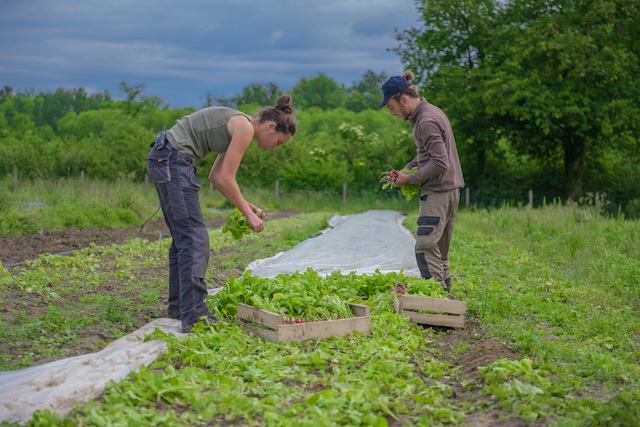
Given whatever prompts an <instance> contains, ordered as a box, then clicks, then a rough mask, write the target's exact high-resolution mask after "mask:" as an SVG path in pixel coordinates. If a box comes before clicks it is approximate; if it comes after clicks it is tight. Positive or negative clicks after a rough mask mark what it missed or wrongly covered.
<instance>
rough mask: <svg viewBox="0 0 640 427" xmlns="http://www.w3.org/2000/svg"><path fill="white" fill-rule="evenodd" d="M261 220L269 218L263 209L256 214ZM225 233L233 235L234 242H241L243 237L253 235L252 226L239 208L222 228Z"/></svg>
mask: <svg viewBox="0 0 640 427" xmlns="http://www.w3.org/2000/svg"><path fill="white" fill-rule="evenodd" d="M256 215H258V216H259V217H260V218H264V217H266V216H267V214H266V213H264V211H263V210H262V209H258V211H257V212H256ZM222 232H223V233H231V236H233V239H234V240H241V239H242V236H244V235H245V234H249V233H251V226H250V225H249V222H248V221H247V218H246V217H245V216H244V215H243V214H242V212H240V210H239V209H238V208H236V209H235V210H234V211H233V214H231V215H229V217H228V218H227V222H226V223H225V225H224V227H222Z"/></svg>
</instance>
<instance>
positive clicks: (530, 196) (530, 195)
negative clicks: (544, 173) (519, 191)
mask: <svg viewBox="0 0 640 427" xmlns="http://www.w3.org/2000/svg"><path fill="white" fill-rule="evenodd" d="M529 207H530V208H533V190H529Z"/></svg>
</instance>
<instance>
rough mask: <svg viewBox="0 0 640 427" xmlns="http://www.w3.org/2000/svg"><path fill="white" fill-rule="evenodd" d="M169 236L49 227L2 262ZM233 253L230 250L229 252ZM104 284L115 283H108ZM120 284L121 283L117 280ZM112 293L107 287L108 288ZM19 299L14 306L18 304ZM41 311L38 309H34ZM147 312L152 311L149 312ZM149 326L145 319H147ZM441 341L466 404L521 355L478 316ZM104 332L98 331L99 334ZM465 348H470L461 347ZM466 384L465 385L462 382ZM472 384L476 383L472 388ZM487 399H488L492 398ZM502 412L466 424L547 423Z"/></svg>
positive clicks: (11, 244) (151, 228) (10, 246)
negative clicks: (497, 365) (490, 371)
mask: <svg viewBox="0 0 640 427" xmlns="http://www.w3.org/2000/svg"><path fill="white" fill-rule="evenodd" d="M296 214H297V213H296V212H293V211H281V212H278V213H273V214H272V215H271V216H270V219H279V218H284V217H287V216H292V215H296ZM224 221H225V218H223V217H216V218H210V219H207V220H206V222H207V226H208V227H209V228H218V227H221V226H222V225H223V224H224ZM163 235H164V236H166V235H168V229H167V227H166V225H165V223H164V220H162V219H157V220H154V221H152V222H149V223H148V224H146V225H144V227H142V228H141V227H129V228H87V229H77V228H69V229H66V230H61V231H46V230H45V231H44V232H42V233H41V234H33V235H29V236H22V237H16V238H6V237H5V238H0V261H1V262H2V264H3V266H4V267H5V268H12V267H15V266H19V265H23V264H24V262H25V261H27V260H34V259H37V258H38V257H39V256H40V255H43V254H71V253H72V251H74V250H77V249H82V248H85V247H87V246H89V245H90V244H91V243H95V244H96V245H98V246H104V245H111V244H118V243H123V242H125V241H126V240H130V239H132V238H135V237H145V238H149V239H157V238H159V237H161V236H163ZM225 252H226V251H224V250H223V251H220V252H219V253H217V256H216V261H215V262H216V264H218V265H219V264H222V263H224V261H225ZM229 255H231V253H229ZM218 271H219V272H220V277H217V278H216V279H215V280H214V281H215V282H220V283H224V282H225V281H226V280H227V278H228V277H229V276H233V275H238V274H242V271H240V270H238V271H236V270H234V269H231V270H225V269H223V268H219V269H218ZM104 285H105V286H111V285H109V284H104ZM112 285H113V286H117V285H118V284H117V283H114V284H112ZM104 291H105V292H108V289H104ZM14 303H15V304H14ZM17 303H18V302H17V301H16V302H12V301H5V309H6V310H11V307H13V306H14V305H16V304H17ZM34 309H36V307H34ZM164 310H165V306H164V304H159V305H158V307H157V316H158V317H163V316H164ZM147 314H148V313H147ZM142 324H144V322H142ZM443 332H444V333H442V334H441V340H440V341H439V342H438V343H437V345H438V347H439V350H440V351H441V352H442V357H444V358H445V360H447V361H448V362H449V363H450V364H451V365H452V366H454V367H456V368H458V369H457V370H456V372H457V375H456V378H449V379H445V381H446V382H448V383H449V385H450V387H451V388H452V390H453V395H452V397H451V398H452V399H454V400H460V401H461V402H474V404H475V405H477V406H478V407H483V406H484V401H485V399H486V397H483V396H481V395H480V394H479V388H480V384H481V383H482V381H481V378H480V375H479V373H478V367H480V366H487V365H490V364H491V363H492V362H494V361H495V360H497V359H500V358H508V359H515V358H516V357H517V354H515V353H514V351H513V350H512V349H511V348H509V346H508V345H506V344H504V343H502V342H499V341H497V340H495V339H493V338H491V337H488V336H487V335H486V332H485V330H484V329H483V326H482V324H481V322H480V321H479V320H478V319H473V318H470V319H468V322H467V325H466V327H465V328H464V329H448V330H446V329H443ZM96 334H97V333H88V334H87V336H86V337H83V338H84V342H83V343H80V344H78V345H76V346H74V348H73V349H70V354H73V355H77V354H83V353H85V354H86V353H90V352H94V351H96V342H109V341H110V340H111V339H112V338H113V337H110V336H97V335H96ZM98 335H99V334H98ZM0 347H1V348H0V353H8V352H11V351H19V350H20V349H19V348H14V347H11V346H6V345H2V346H0ZM461 348H466V350H463V351H461V350H460V349H461ZM47 361H50V360H48V358H44V359H41V360H38V362H37V363H36V364H41V363H45V362H47ZM463 384H464V385H466V386H465V387H464V388H463V386H462V385H463ZM468 384H476V386H474V387H469V386H468ZM487 403H488V402H487ZM501 415H503V414H502V411H501V410H499V409H498V408H496V409H494V410H492V411H490V412H486V407H485V410H483V411H482V414H479V415H471V416H469V417H468V418H467V419H466V420H465V422H466V425H469V426H474V427H489V426H491V427H494V426H497V427H538V426H546V423H529V422H526V421H523V420H519V419H508V420H504V419H501Z"/></svg>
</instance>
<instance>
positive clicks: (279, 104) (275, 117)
mask: <svg viewBox="0 0 640 427" xmlns="http://www.w3.org/2000/svg"><path fill="white" fill-rule="evenodd" d="M257 117H258V119H260V123H264V122H274V123H275V124H276V131H278V132H281V133H284V134H286V135H291V136H293V135H295V133H296V131H297V130H298V122H297V120H296V117H295V115H294V113H293V103H292V102H291V95H288V94H285V95H282V96H280V98H278V101H276V105H274V106H271V107H264V108H262V109H261V110H260V111H258V113H257Z"/></svg>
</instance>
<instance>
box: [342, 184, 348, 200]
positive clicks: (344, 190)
mask: <svg viewBox="0 0 640 427" xmlns="http://www.w3.org/2000/svg"><path fill="white" fill-rule="evenodd" d="M346 203H347V183H346V182H343V183H342V204H343V205H345V204H346Z"/></svg>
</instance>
